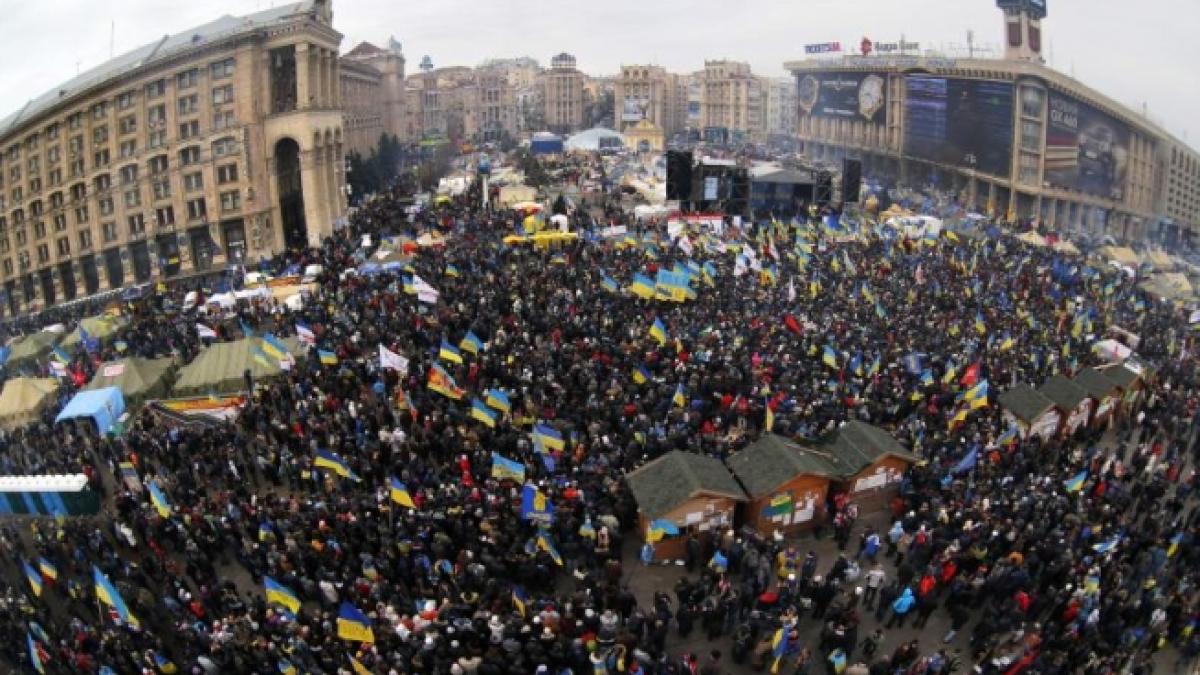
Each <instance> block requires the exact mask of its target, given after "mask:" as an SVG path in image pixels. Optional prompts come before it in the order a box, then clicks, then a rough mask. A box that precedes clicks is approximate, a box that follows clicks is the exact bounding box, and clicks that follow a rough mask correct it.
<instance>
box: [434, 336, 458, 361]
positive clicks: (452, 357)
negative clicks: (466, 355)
mask: <svg viewBox="0 0 1200 675" xmlns="http://www.w3.org/2000/svg"><path fill="white" fill-rule="evenodd" d="M438 358H439V359H443V360H446V361H449V362H451V363H459V364H461V363H462V362H463V357H462V352H460V351H458V347H455V346H454V345H452V344H450V343H449V342H446V340H445V339H444V338H443V339H442V346H441V348H440V349H438Z"/></svg>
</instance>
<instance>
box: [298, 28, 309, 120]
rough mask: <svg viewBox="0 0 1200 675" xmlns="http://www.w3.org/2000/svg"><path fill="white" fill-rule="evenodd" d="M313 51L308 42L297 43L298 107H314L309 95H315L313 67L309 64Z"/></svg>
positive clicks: (302, 108)
mask: <svg viewBox="0 0 1200 675" xmlns="http://www.w3.org/2000/svg"><path fill="white" fill-rule="evenodd" d="M311 56H312V52H311V51H310V49H309V45H308V43H307V42H299V43H297V44H296V109H297V110H307V109H308V108H310V107H312V106H311V102H310V101H309V97H310V96H312V95H313V88H312V87H311V85H312V81H311V79H310V78H311V77H312V74H311V69H310V68H309V66H310V65H311V64H310V63H309V58H310V57H311Z"/></svg>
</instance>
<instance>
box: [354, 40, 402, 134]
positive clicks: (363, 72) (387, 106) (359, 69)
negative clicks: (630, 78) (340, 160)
mask: <svg viewBox="0 0 1200 675" xmlns="http://www.w3.org/2000/svg"><path fill="white" fill-rule="evenodd" d="M339 75H340V85H341V98H342V108H343V109H344V110H345V117H344V123H343V133H344V134H345V144H346V151H347V152H358V153H359V154H362V155H366V154H367V153H369V152H370V151H371V149H372V148H374V147H376V146H377V145H378V144H379V137H380V136H381V135H382V134H390V135H394V136H396V137H397V138H400V139H401V140H404V139H405V136H404V133H405V129H406V124H405V121H406V120H405V113H404V106H405V100H406V97H407V92H406V91H405V88H406V85H405V81H404V53H403V51H402V50H401V48H400V43H398V42H396V40H395V39H390V40H388V47H387V49H382V48H380V47H376V46H375V45H373V44H371V43H370V42H360V43H359V44H358V45H357V46H355V47H354V49H351V50H350V51H349V52H347V53H346V54H345V55H343V56H342V58H341V69H340V71H339Z"/></svg>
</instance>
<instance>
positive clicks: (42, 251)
mask: <svg viewBox="0 0 1200 675" xmlns="http://www.w3.org/2000/svg"><path fill="white" fill-rule="evenodd" d="M37 255H38V264H39V265H42V264H45V263H48V262H50V247H49V246H47V245H45V244H38V247H37Z"/></svg>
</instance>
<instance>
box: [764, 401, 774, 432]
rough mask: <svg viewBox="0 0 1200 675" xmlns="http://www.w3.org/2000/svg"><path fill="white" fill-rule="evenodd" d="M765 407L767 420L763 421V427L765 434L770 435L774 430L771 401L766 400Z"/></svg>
mask: <svg viewBox="0 0 1200 675" xmlns="http://www.w3.org/2000/svg"><path fill="white" fill-rule="evenodd" d="M765 405H766V409H767V413H766V415H767V418H766V420H764V421H763V426H764V427H765V428H766V430H767V433H771V431H772V430H774V429H775V411H774V410H771V401H770V400H767V401H766V402H765Z"/></svg>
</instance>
